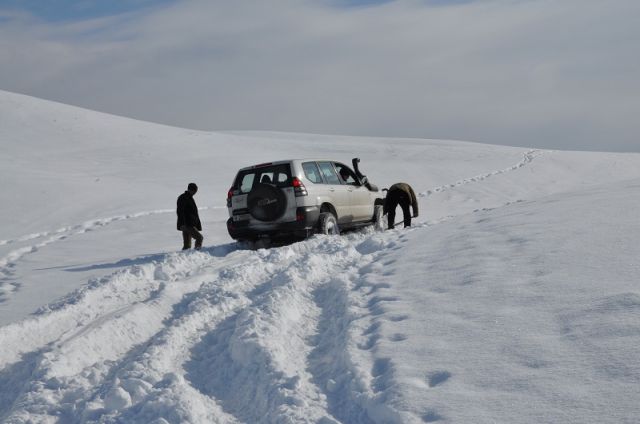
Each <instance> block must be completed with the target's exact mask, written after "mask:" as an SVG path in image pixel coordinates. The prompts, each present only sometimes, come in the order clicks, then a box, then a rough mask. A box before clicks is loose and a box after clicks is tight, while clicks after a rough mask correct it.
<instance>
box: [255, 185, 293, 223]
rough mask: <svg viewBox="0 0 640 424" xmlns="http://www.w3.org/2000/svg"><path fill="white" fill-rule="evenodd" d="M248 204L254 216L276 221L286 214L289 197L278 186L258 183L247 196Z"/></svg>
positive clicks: (262, 219) (259, 218)
mask: <svg viewBox="0 0 640 424" xmlns="http://www.w3.org/2000/svg"><path fill="white" fill-rule="evenodd" d="M247 206H248V208H249V213H250V214H251V216H252V217H254V218H255V219H257V220H259V221H274V220H276V219H278V218H280V217H281V216H282V215H284V211H285V209H286V208H287V198H286V196H285V195H284V193H283V192H282V190H280V189H279V188H277V187H274V186H272V185H269V184H261V183H260V184H256V185H255V186H254V187H253V189H252V190H251V192H250V193H249V196H248V197H247Z"/></svg>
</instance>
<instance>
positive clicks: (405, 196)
mask: <svg viewBox="0 0 640 424" xmlns="http://www.w3.org/2000/svg"><path fill="white" fill-rule="evenodd" d="M398 205H400V207H401V208H402V215H403V216H404V226H405V227H410V226H411V214H410V213H409V206H411V208H412V209H413V217H414V218H417V217H418V198H417V197H416V194H415V193H414V191H413V189H412V188H411V186H410V185H409V184H407V183H397V184H394V185H392V186H391V187H389V191H388V192H387V198H386V200H385V202H384V213H386V214H388V216H387V221H388V222H389V229H390V230H391V229H393V227H394V225H395V219H396V207H397V206H398Z"/></svg>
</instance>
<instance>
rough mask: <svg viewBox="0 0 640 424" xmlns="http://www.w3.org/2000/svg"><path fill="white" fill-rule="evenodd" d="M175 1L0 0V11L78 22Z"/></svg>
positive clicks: (57, 20) (51, 20)
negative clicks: (22, 12)
mask: <svg viewBox="0 0 640 424" xmlns="http://www.w3.org/2000/svg"><path fill="white" fill-rule="evenodd" d="M174 1H176V0H118V1H100V0H44V1H43V0H0V9H9V10H16V11H26V12H29V13H31V14H33V15H34V16H36V17H38V18H40V19H43V20H46V21H49V22H64V21H79V20H84V19H92V18H101V17H105V16H113V15H118V14H121V13H126V12H135V11H141V10H145V9H149V8H154V7H161V6H163V5H166V4H169V3H172V2H174Z"/></svg>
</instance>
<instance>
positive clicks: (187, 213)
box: [176, 183, 204, 250]
mask: <svg viewBox="0 0 640 424" xmlns="http://www.w3.org/2000/svg"><path fill="white" fill-rule="evenodd" d="M197 192H198V186H197V185H196V184H195V183H189V186H188V187H187V191H185V192H184V193H182V194H181V195H180V196H178V202H177V204H178V205H177V208H176V213H177V214H178V231H182V241H183V244H182V250H187V249H191V239H192V238H193V239H195V241H196V249H197V250H200V248H201V247H202V240H203V239H204V237H202V234H200V231H202V224H201V223H200V216H199V215H198V206H196V202H195V200H193V196H194V195H195V194H196V193H197Z"/></svg>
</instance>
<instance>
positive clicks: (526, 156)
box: [418, 149, 548, 197]
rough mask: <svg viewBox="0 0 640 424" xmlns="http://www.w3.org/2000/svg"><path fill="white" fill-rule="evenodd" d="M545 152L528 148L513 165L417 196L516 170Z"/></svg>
mask: <svg viewBox="0 0 640 424" xmlns="http://www.w3.org/2000/svg"><path fill="white" fill-rule="evenodd" d="M547 152H548V151H545V150H539V149H531V150H528V151H527V152H525V153H523V155H522V160H520V161H519V162H518V163H516V164H515V165H513V166H510V167H508V168H505V169H499V170H496V171H491V172H488V173H486V174H480V175H476V176H475V177H470V178H464V179H462V180H459V181H457V182H455V183H451V184H444V185H441V186H439V187H435V188H432V189H430V190H427V191H423V192H420V193H418V196H419V197H428V196H431V195H433V194H436V193H441V192H443V191H447V190H451V189H453V188H456V187H460V186H463V185H466V184H472V183H477V182H480V181H483V180H486V179H487V178H490V177H493V176H495V175H500V174H505V173H507V172H512V171H516V170H518V169H520V168H523V167H525V166H527V165H529V164H530V163H531V162H533V160H534V159H535V158H537V157H539V156H541V155H543V154H544V153H547Z"/></svg>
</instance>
